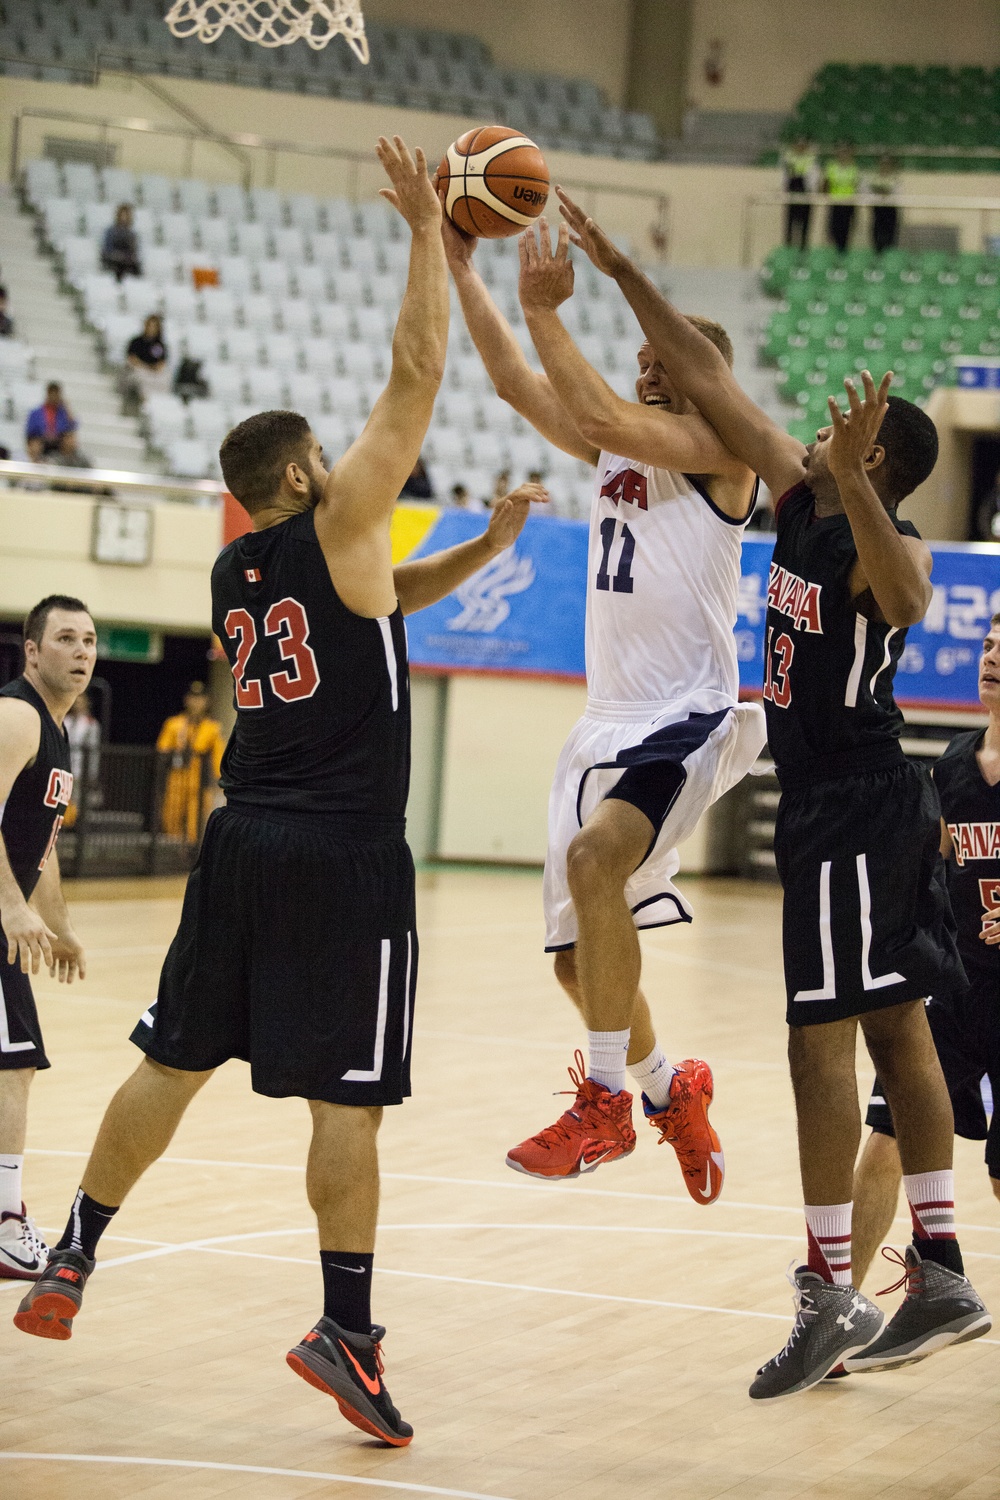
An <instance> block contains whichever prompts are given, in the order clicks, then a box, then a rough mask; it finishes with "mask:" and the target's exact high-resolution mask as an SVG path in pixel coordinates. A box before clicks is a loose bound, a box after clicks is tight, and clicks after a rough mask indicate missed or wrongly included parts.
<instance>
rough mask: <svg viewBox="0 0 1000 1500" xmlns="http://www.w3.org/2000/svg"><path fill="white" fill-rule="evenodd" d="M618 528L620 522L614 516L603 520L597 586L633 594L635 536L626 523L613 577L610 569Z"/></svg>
mask: <svg viewBox="0 0 1000 1500" xmlns="http://www.w3.org/2000/svg"><path fill="white" fill-rule="evenodd" d="M617 530H618V522H617V521H616V520H615V518H614V516H608V517H607V518H606V519H605V520H603V521H602V522H601V565H600V567H599V568H598V570H597V580H596V581H597V587H598V588H599V589H603V590H607V589H610V590H611V592H612V593H613V594H631V592H632V559H633V557H634V556H635V537H634V536H633V535H632V533H631V531H629V529H628V527H627V526H626V525H624V524H623V525H622V547H621V552H620V553H619V554H618V568H617V571H616V572H615V575H614V577H613V578H612V576H611V574H610V572H609V571H608V569H609V565H610V562H611V549H612V548H613V547H614V544H615V533H616V532H617Z"/></svg>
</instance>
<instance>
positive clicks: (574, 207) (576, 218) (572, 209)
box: [556, 184, 585, 224]
mask: <svg viewBox="0 0 1000 1500" xmlns="http://www.w3.org/2000/svg"><path fill="white" fill-rule="evenodd" d="M556 197H557V198H558V199H559V211H560V213H564V214H565V215H566V217H567V218H568V219H569V220H571V221H572V222H575V223H579V224H582V223H583V220H584V217H585V216H584V212H583V209H582V208H581V207H580V206H579V204H578V203H574V202H573V199H572V198H571V197H570V195H569V193H567V192H566V189H565V188H561V187H559V185H558V184H556Z"/></svg>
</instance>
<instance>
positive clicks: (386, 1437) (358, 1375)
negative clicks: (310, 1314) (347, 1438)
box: [285, 1317, 413, 1448]
mask: <svg viewBox="0 0 1000 1500" xmlns="http://www.w3.org/2000/svg"><path fill="white" fill-rule="evenodd" d="M384 1337H385V1329H384V1328H378V1327H373V1328H372V1331H371V1333H370V1334H367V1333H350V1332H349V1331H348V1330H347V1329H346V1328H341V1327H340V1324H339V1323H335V1322H334V1321H333V1319H332V1318H326V1317H324V1318H320V1320H319V1322H318V1323H317V1324H316V1326H315V1328H312V1329H310V1331H309V1332H308V1333H307V1334H306V1336H305V1338H304V1339H303V1340H302V1341H301V1343H298V1344H296V1345H295V1348H294V1349H289V1351H288V1353H287V1355H286V1356H285V1359H286V1362H287V1363H288V1364H289V1365H290V1366H291V1368H292V1369H293V1370H294V1371H295V1373H296V1375H301V1377H302V1379H303V1380H306V1381H308V1382H309V1384H310V1385H312V1386H315V1387H316V1389H317V1390H318V1391H324V1392H325V1393H326V1395H328V1396H332V1397H333V1399H334V1401H336V1403H337V1405H338V1406H339V1407H340V1414H341V1416H343V1417H346V1418H347V1420H348V1421H349V1422H353V1423H354V1426H355V1427H360V1429H361V1431H362V1432H367V1433H370V1434H371V1436H372V1437H377V1438H381V1440H382V1442H383V1443H389V1444H390V1445H391V1446H392V1447H393V1448H405V1447H406V1446H407V1444H408V1443H411V1442H412V1441H413V1428H412V1427H411V1426H410V1424H409V1422H404V1421H403V1419H402V1417H401V1416H400V1415H399V1412H398V1411H397V1410H396V1408H395V1407H394V1406H393V1404H392V1400H391V1398H390V1396H389V1392H388V1391H387V1390H386V1388H385V1381H384V1380H383V1379H382V1344H381V1340H382V1339H383V1338H384Z"/></svg>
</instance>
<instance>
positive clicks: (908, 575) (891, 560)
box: [827, 370, 932, 627]
mask: <svg viewBox="0 0 1000 1500" xmlns="http://www.w3.org/2000/svg"><path fill="white" fill-rule="evenodd" d="M862 380H863V381H864V387H865V399H864V401H862V400H861V398H860V397H859V395H858V392H857V390H856V388H855V385H854V382H853V380H845V381H844V386H845V388H846V390H847V399H848V402H849V408H850V409H849V410H848V411H847V412H846V413H844V412H842V411H841V410H840V406H839V405H838V403H837V401H836V399H835V398H834V397H833V396H831V397H830V398H829V402H828V404H829V407H830V420H831V423H832V426H833V436H832V438H831V439H830V446H829V449H828V452H827V465H828V467H829V470H830V474H831V476H832V477H833V478H834V479H835V480H836V483H837V489H838V490H839V491H840V498H841V501H842V502H843V506H844V510H845V511H846V512H847V519H848V520H849V521H850V523H851V532H852V534H853V536H854V545H855V546H856V547H857V549H858V561H857V563H856V564H855V567H854V572H853V574H852V577H851V592H852V594H853V595H854V596H855V597H856V598H860V597H861V595H863V594H864V593H865V592H866V591H869V590H870V592H871V595H872V597H873V598H874V600H875V603H876V604H877V606H878V609H879V612H880V614H881V616H882V618H883V619H884V620H885V621H886V622H887V623H888V624H889V625H893V626H897V627H898V626H905V625H916V623H917V622H918V620H922V619H923V617H924V614H925V613H926V611H927V606H928V604H929V603H930V602H931V584H930V574H931V567H932V558H931V552H930V548H929V547H927V546H926V545H925V544H924V543H923V542H922V541H920V540H919V538H918V537H912V536H901V535H900V534H899V532H898V531H897V530H896V528H895V526H894V525H893V524H892V520H891V519H890V517H889V514H888V512H887V511H886V509H885V506H884V505H883V504H882V501H881V500H880V499H879V496H878V494H877V493H876V491H875V490H874V489H873V488H872V485H871V482H870V480H869V478H868V474H867V472H866V463H868V464H871V463H872V462H873V461H874V459H875V458H876V457H877V455H878V451H879V450H878V447H877V439H878V430H879V428H880V427H881V425H882V418H883V417H884V416H885V413H886V408H887V397H888V394H889V382H890V380H891V376H889V375H886V377H885V378H884V380H883V381H882V384H881V385H880V386H879V388H878V390H876V389H875V382H874V380H873V379H872V377H871V375H870V374H869V373H868V371H867V370H865V371H864V374H863V375H862Z"/></svg>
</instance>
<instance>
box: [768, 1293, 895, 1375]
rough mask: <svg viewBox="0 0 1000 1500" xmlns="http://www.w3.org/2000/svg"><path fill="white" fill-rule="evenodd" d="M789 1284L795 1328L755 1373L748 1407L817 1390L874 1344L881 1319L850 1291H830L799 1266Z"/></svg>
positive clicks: (879, 1329) (875, 1309)
mask: <svg viewBox="0 0 1000 1500" xmlns="http://www.w3.org/2000/svg"><path fill="white" fill-rule="evenodd" d="M788 1279H789V1281H790V1282H791V1283H792V1286H793V1288H794V1291H795V1323H794V1325H793V1327H792V1331H791V1334H790V1335H789V1338H788V1343H787V1344H786V1345H785V1347H784V1349H782V1351H781V1353H780V1354H776V1355H775V1357H774V1359H769V1360H768V1362H767V1364H766V1365H762V1366H761V1368H760V1369H759V1370H758V1371H757V1377H756V1379H755V1380H754V1383H753V1385H752V1386H751V1387H750V1395H751V1397H752V1399H753V1400H754V1401H776V1400H778V1399H779V1397H781V1396H794V1395H795V1394H796V1393H797V1392H798V1391H807V1390H808V1389H809V1387H810V1386H813V1385H818V1384H819V1382H820V1381H821V1380H823V1379H824V1378H825V1377H826V1376H827V1375H828V1374H829V1373H830V1371H831V1370H832V1369H833V1368H834V1366H835V1365H839V1364H840V1363H841V1362H842V1361H843V1362H844V1363H845V1364H846V1362H847V1360H848V1357H849V1356H850V1355H852V1354H857V1353H858V1351H859V1350H860V1349H864V1348H866V1347H867V1345H868V1344H870V1343H871V1341H872V1340H873V1339H877V1338H878V1336H879V1334H880V1333H881V1331H882V1325H883V1324H884V1323H885V1314H884V1313H883V1312H881V1311H880V1309H879V1308H877V1307H876V1306H875V1304H874V1302H869V1301H868V1298H867V1297H863V1296H862V1295H861V1293H860V1292H858V1291H855V1289H854V1287H852V1286H831V1284H830V1282H828V1281H824V1280H823V1278H822V1276H818V1275H817V1274H816V1272H815V1271H810V1270H809V1269H808V1268H807V1267H806V1266H799V1268H798V1270H797V1271H796V1272H795V1274H794V1276H789V1278H788Z"/></svg>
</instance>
